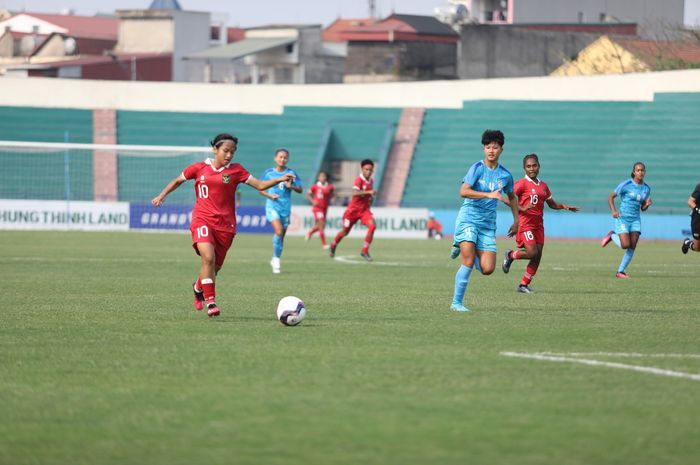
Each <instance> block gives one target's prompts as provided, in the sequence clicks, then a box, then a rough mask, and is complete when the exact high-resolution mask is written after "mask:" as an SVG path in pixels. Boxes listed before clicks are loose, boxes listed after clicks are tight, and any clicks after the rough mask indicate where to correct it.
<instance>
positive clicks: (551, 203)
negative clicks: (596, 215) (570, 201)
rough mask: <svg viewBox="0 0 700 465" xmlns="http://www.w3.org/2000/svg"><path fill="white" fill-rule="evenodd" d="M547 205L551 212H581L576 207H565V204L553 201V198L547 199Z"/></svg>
mask: <svg viewBox="0 0 700 465" xmlns="http://www.w3.org/2000/svg"><path fill="white" fill-rule="evenodd" d="M547 205H549V208H551V209H552V210H567V211H570V212H577V211H579V210H581V209H580V208H579V207H576V206H574V205H567V204H565V203H559V202H557V201H555V200H554V199H553V198H551V197H550V198H549V199H547Z"/></svg>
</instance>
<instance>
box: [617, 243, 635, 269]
mask: <svg viewBox="0 0 700 465" xmlns="http://www.w3.org/2000/svg"><path fill="white" fill-rule="evenodd" d="M633 256H634V249H633V248H629V249H627V250H625V254H624V255H623V256H622V261H621V262H620V267H619V268H618V269H617V272H618V273H622V272H623V271H625V268H627V265H629V264H630V262H631V261H632V257H633Z"/></svg>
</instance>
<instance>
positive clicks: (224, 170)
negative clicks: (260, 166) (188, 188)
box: [182, 159, 250, 233]
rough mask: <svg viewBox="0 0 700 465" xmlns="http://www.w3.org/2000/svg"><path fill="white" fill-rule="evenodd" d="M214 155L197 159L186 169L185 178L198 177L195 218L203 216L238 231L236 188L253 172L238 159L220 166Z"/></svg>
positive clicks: (208, 221) (216, 225)
mask: <svg viewBox="0 0 700 465" xmlns="http://www.w3.org/2000/svg"><path fill="white" fill-rule="evenodd" d="M211 163H212V161H211V159H207V160H205V161H203V162H199V163H193V164H191V165H190V166H188V167H187V168H185V169H184V170H183V171H182V175H183V176H184V177H185V179H194V195H195V197H196V199H197V200H196V201H195V204H194V208H193V209H192V222H193V223H194V222H195V220H201V221H203V222H204V223H205V224H207V225H209V226H210V227H211V228H214V229H220V230H224V231H230V232H233V233H235V232H236V188H237V187H238V185H239V184H240V183H245V182H246V181H248V178H249V177H250V173H249V172H248V171H247V170H246V169H245V168H243V166H241V165H240V164H238V163H229V164H228V165H226V166H222V167H221V168H219V169H216V168H214V166H212V164H211Z"/></svg>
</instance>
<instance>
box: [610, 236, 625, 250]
mask: <svg viewBox="0 0 700 465" xmlns="http://www.w3.org/2000/svg"><path fill="white" fill-rule="evenodd" d="M610 239H612V241H613V242H614V243H615V245H616V246H618V247H622V246H621V245H620V236H619V234H617V233H613V235H612V236H610Z"/></svg>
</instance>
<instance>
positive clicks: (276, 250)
mask: <svg viewBox="0 0 700 465" xmlns="http://www.w3.org/2000/svg"><path fill="white" fill-rule="evenodd" d="M282 247H284V238H283V237H282V236H278V235H277V234H273V235H272V254H273V255H274V256H275V257H277V258H280V257H281V256H282Z"/></svg>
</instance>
